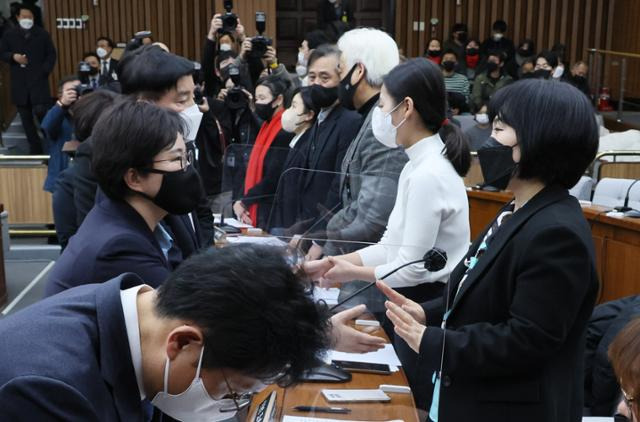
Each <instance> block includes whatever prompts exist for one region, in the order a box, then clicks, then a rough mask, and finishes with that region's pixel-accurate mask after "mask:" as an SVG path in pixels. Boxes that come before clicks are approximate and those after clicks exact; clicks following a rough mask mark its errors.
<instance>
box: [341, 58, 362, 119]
mask: <svg viewBox="0 0 640 422" xmlns="http://www.w3.org/2000/svg"><path fill="white" fill-rule="evenodd" d="M357 66H358V64H357V63H356V64H354V65H353V67H352V68H351V70H350V71H349V73H347V76H345V77H344V79H342V80H341V81H340V85H339V88H338V98H340V104H342V106H343V107H344V108H346V109H347V110H355V109H356V106H355V105H354V104H353V96H354V95H355V93H356V89H357V88H358V85H360V82H362V79H360V80H359V81H358V82H357V83H356V84H355V85H353V84H352V83H351V75H353V72H355V70H356V67H357Z"/></svg>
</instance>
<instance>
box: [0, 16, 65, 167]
mask: <svg viewBox="0 0 640 422" xmlns="http://www.w3.org/2000/svg"><path fill="white" fill-rule="evenodd" d="M17 19H18V23H19V26H17V27H15V28H11V29H9V30H7V31H6V32H5V33H4V34H3V36H2V39H1V40H0V59H1V60H3V61H5V62H7V63H9V65H10V67H11V100H12V101H13V103H14V104H15V105H16V107H17V108H18V113H19V114H20V119H21V120H22V126H23V127H24V131H25V134H26V135H27V140H28V141H29V152H30V153H31V154H41V153H42V141H41V139H40V136H39V135H38V131H37V129H36V125H35V122H34V121H33V115H34V114H35V115H36V117H38V119H39V120H41V119H42V118H43V117H44V115H45V114H46V112H47V110H48V109H49V105H50V103H51V93H50V89H49V73H51V70H53V66H54V65H55V63H56V49H55V47H54V46H53V42H52V41H51V37H50V36H49V33H48V32H47V31H45V30H44V29H42V28H41V27H39V26H34V25H33V22H34V17H33V12H32V11H31V9H30V8H28V7H27V6H20V10H19V12H18V15H17Z"/></svg>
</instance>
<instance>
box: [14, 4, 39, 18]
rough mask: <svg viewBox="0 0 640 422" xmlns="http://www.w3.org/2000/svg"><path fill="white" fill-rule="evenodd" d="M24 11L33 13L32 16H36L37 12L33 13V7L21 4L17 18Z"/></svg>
mask: <svg viewBox="0 0 640 422" xmlns="http://www.w3.org/2000/svg"><path fill="white" fill-rule="evenodd" d="M23 9H24V10H28V11H29V12H31V14H32V15H35V12H34V11H33V7H31V6H30V5H28V4H24V3H20V6H19V7H18V8H17V11H18V13H16V16H18V15H20V11H22V10H23Z"/></svg>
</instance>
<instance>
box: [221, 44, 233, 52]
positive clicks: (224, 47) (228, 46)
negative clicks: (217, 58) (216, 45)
mask: <svg viewBox="0 0 640 422" xmlns="http://www.w3.org/2000/svg"><path fill="white" fill-rule="evenodd" d="M220 51H231V44H228V43H224V44H220Z"/></svg>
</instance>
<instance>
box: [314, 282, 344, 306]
mask: <svg viewBox="0 0 640 422" xmlns="http://www.w3.org/2000/svg"><path fill="white" fill-rule="evenodd" d="M338 296H340V289H337V288H331V289H324V288H322V287H318V286H316V287H314V288H313V300H315V301H316V302H319V301H321V300H324V301H325V303H326V304H327V305H337V304H338Z"/></svg>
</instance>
